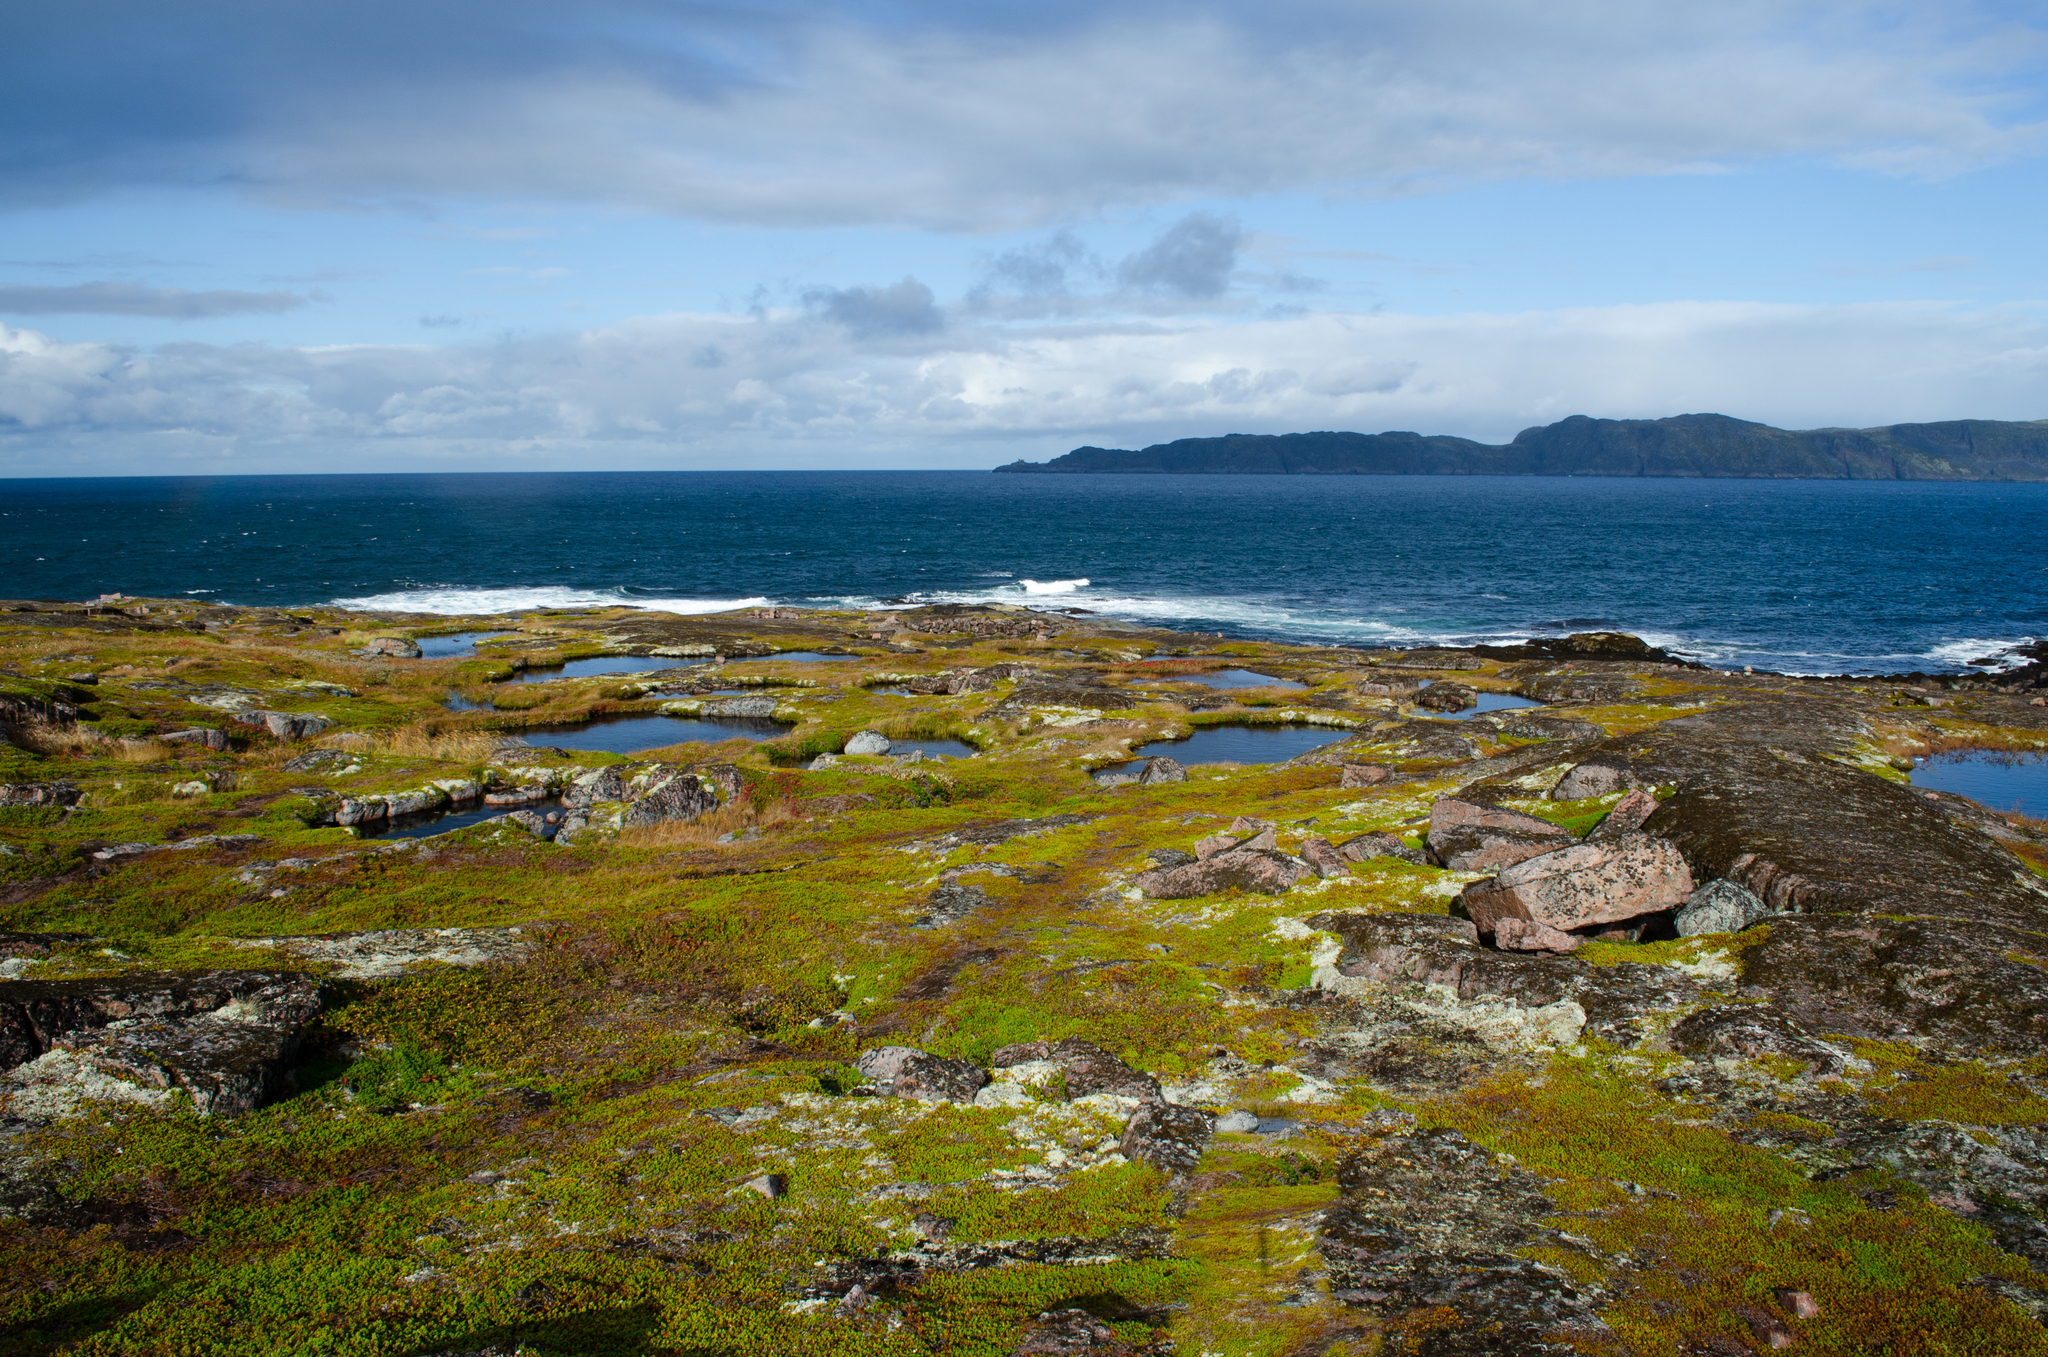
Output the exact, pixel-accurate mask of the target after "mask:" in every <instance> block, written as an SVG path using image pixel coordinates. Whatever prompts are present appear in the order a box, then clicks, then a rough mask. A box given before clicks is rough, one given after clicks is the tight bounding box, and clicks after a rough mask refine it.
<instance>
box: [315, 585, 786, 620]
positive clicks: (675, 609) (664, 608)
mask: <svg viewBox="0 0 2048 1357" xmlns="http://www.w3.org/2000/svg"><path fill="white" fill-rule="evenodd" d="M767 603H768V600H767V599H766V598H650V597H647V596H645V595H640V594H628V593H625V592H624V591H623V590H618V589H575V588H570V587H568V586H565V585H541V586H535V587H533V588H524V589H479V588H474V587H467V586H454V585H450V586H443V587H438V588H429V589H400V590H395V591H393V592H391V593H386V594H366V595H363V596H361V597H358V598H337V599H335V600H334V606H335V607H337V608H349V609H354V610H357V611H361V612H394V613H397V612H404V613H448V614H471V613H517V612H525V611H528V610H529V609H534V608H646V609H649V610H651V611H654V612H665V613H684V614H695V613H722V612H725V611H727V610H728V609H732V608H759V607H765V606H766V605H767Z"/></svg>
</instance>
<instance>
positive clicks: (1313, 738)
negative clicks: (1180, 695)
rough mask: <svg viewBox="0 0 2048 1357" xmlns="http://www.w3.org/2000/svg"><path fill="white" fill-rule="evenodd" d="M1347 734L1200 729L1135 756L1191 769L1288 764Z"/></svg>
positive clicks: (1316, 729)
mask: <svg viewBox="0 0 2048 1357" xmlns="http://www.w3.org/2000/svg"><path fill="white" fill-rule="evenodd" d="M1348 733H1349V732H1348V731H1342V730H1332V729H1330V728H1329V727H1328V726H1200V727H1197V728H1196V730H1195V733H1194V734H1193V735H1190V736H1189V737H1188V738H1187V739H1185V740H1156V741H1154V742H1153V743H1151V744H1148V745H1141V746H1139V747H1138V749H1136V750H1135V751H1133V752H1134V757H1136V758H1140V759H1148V758H1152V757H1155V756H1157V755H1162V754H1163V755H1165V756H1166V757H1167V758H1169V759H1173V760H1175V761H1176V762H1179V763H1183V764H1188V765H1194V764H1202V763H1285V762H1286V761H1287V760H1289V759H1291V758H1293V757H1294V756H1295V755H1297V754H1306V753H1307V752H1308V751H1309V750H1311V749H1320V748H1321V747H1322V746H1324V745H1326V744H1331V743H1333V742H1335V741H1337V740H1341V739H1343V738H1344V737H1345V736H1346V735H1347V734H1348Z"/></svg>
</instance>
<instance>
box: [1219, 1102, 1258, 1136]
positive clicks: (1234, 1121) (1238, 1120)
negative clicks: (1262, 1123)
mask: <svg viewBox="0 0 2048 1357" xmlns="http://www.w3.org/2000/svg"><path fill="white" fill-rule="evenodd" d="M1258 1129H1259V1114H1258V1113H1256V1112H1247V1111H1246V1110H1245V1109H1244V1108H1242V1107H1240V1108H1236V1109H1234V1110H1232V1111H1229V1112H1225V1113H1224V1114H1223V1115H1222V1116H1220V1117H1218V1118H1216V1130H1217V1131H1218V1133H1220V1134H1222V1135H1229V1136H1241V1135H1249V1134H1251V1133H1252V1132H1253V1131H1256V1130H1258Z"/></svg>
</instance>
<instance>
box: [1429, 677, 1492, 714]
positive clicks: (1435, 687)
mask: <svg viewBox="0 0 2048 1357" xmlns="http://www.w3.org/2000/svg"><path fill="white" fill-rule="evenodd" d="M1415 705H1416V706H1418V707H1427V708H1428V709H1429V710H1431V711H1463V710H1465V709H1466V708H1467V707H1476V706H1478V705H1479V694H1478V693H1475V692H1474V691H1472V690H1471V689H1470V688H1467V687H1466V686H1465V685H1464V684H1462V683H1432V684H1430V685H1429V686H1428V687H1427V688H1424V689H1423V690H1422V691H1421V692H1419V693H1417V694H1416V695H1415Z"/></svg>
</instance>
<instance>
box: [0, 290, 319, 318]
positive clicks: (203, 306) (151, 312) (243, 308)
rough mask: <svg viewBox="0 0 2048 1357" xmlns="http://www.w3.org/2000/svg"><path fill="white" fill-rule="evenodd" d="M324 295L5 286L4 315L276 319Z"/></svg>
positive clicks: (0, 294)
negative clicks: (271, 316) (251, 316)
mask: <svg viewBox="0 0 2048 1357" xmlns="http://www.w3.org/2000/svg"><path fill="white" fill-rule="evenodd" d="M322 300H324V298H323V297H322V296H321V294H319V293H317V292H316V293H314V294H312V295H311V296H307V297H302V296H300V295H299V294H298V293H296V292H286V291H284V290H283V289H278V290H276V291H272V292H237V291H233V290H231V289H217V290H214V291H209V292H188V291H186V290H185V289H184V288H181V287H146V286H144V285H142V284H140V283H73V284H70V285H68V286H64V287H29V286H7V285H4V284H0V315H15V316H64V315H72V316H78V315H93V316H156V317H160V318H163V319H167V320H205V319H209V318H211V317H214V316H250V315H276V314H277V313H278V312H280V311H291V310H296V309H297V308H299V307H301V306H304V305H306V304H307V303H308V302H315V301H322Z"/></svg>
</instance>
